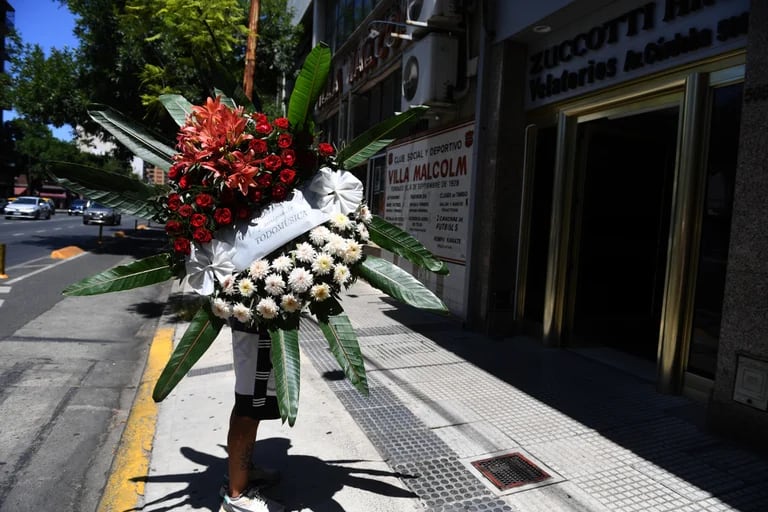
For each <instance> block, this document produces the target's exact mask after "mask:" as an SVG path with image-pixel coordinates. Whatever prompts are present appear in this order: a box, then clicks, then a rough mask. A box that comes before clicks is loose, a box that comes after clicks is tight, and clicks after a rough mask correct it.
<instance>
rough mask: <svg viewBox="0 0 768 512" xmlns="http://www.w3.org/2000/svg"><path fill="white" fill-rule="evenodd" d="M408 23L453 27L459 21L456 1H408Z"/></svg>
mask: <svg viewBox="0 0 768 512" xmlns="http://www.w3.org/2000/svg"><path fill="white" fill-rule="evenodd" d="M406 19H407V20H408V22H415V23H419V24H421V23H426V24H428V25H436V26H441V25H454V24H456V23H457V22H459V21H461V14H460V11H459V6H458V0H408V7H407V10H406Z"/></svg>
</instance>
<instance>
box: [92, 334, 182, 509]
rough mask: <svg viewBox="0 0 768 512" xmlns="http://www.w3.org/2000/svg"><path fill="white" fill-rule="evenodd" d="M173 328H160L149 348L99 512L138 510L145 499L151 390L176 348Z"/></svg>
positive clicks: (153, 408)
mask: <svg viewBox="0 0 768 512" xmlns="http://www.w3.org/2000/svg"><path fill="white" fill-rule="evenodd" d="M173 333H174V329H173V327H163V328H159V329H158V330H157V331H156V332H155V337H154V339H153V340H152V344H151V345H150V347H149V354H147V367H146V368H145V370H144V375H142V377H141V384H140V385H139V389H138V391H137V392H136V399H135V400H134V401H133V407H131V411H130V414H129V415H128V421H127V422H126V424H125V430H124V431H123V436H122V438H121V440H120V446H119V447H118V449H117V453H116V454H115V458H114V460H113V461H112V473H111V474H110V476H109V481H108V482H107V485H106V487H105V488H104V494H103V495H102V497H101V503H99V507H98V509H97V510H98V511H99V512H114V511H116V510H136V507H137V505H138V503H139V497H140V496H144V486H145V483H146V482H144V481H142V480H144V477H146V476H148V475H149V458H150V456H151V455H152V441H153V439H154V437H155V429H156V427H157V404H156V403H155V402H154V401H153V400H152V388H153V387H154V385H155V382H156V381H157V378H158V377H159V376H160V372H161V371H162V369H163V367H164V366H165V363H166V361H168V358H169V357H170V355H171V351H172V349H173Z"/></svg>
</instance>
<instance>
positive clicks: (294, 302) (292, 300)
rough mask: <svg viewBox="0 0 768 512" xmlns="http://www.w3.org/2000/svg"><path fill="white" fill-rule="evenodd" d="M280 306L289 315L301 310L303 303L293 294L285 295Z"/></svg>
mask: <svg viewBox="0 0 768 512" xmlns="http://www.w3.org/2000/svg"><path fill="white" fill-rule="evenodd" d="M280 306H281V307H282V308H283V309H284V310H285V311H287V312H288V313H295V312H296V311H298V310H300V309H301V302H299V299H297V298H296V297H295V296H294V295H293V294H292V293H288V294H286V295H283V298H282V300H281V301H280Z"/></svg>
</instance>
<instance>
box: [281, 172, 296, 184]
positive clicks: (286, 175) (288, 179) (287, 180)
mask: <svg viewBox="0 0 768 512" xmlns="http://www.w3.org/2000/svg"><path fill="white" fill-rule="evenodd" d="M295 179H296V171H294V170H293V169H283V170H282V171H280V181H282V182H283V183H284V184H286V185H290V184H291V183H293V181H294V180H295Z"/></svg>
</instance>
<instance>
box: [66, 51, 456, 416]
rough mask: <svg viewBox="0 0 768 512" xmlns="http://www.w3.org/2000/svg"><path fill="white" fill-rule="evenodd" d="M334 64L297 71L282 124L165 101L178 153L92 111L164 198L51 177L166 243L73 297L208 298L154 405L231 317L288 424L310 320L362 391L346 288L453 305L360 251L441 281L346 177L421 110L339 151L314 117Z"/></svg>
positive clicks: (86, 175) (322, 59)
mask: <svg viewBox="0 0 768 512" xmlns="http://www.w3.org/2000/svg"><path fill="white" fill-rule="evenodd" d="M329 67H330V52H329V50H328V48H327V47H325V46H322V45H321V46H318V47H316V48H315V49H314V50H313V51H312V52H311V53H310V55H309V56H308V57H307V59H306V61H305V63H304V67H303V68H302V70H301V72H300V74H299V76H298V79H297V81H296V85H295V88H294V91H293V94H292V96H291V99H290V103H289V107H288V114H287V116H286V117H279V118H276V119H270V118H268V116H266V115H265V114H263V113H260V112H257V111H254V110H253V109H252V108H251V107H250V106H249V104H248V101H246V100H244V101H242V102H241V103H242V104H241V105H237V104H236V103H235V101H234V100H233V99H231V98H229V97H227V96H226V95H224V94H222V93H221V92H220V91H217V94H216V95H215V97H212V98H209V99H208V100H207V101H206V103H205V104H204V105H199V106H194V105H191V104H190V103H189V102H187V100H185V99H184V98H183V97H181V96H178V95H167V96H164V97H162V98H161V99H162V101H163V103H164V104H165V106H166V109H167V110H168V112H169V114H170V115H171V116H172V117H173V119H174V120H175V121H176V122H177V123H178V125H179V132H178V136H177V140H176V144H175V147H171V146H168V145H166V144H165V143H163V142H161V141H159V140H158V139H157V138H155V137H154V136H152V134H150V133H149V132H148V131H147V130H145V129H144V128H142V127H141V126H139V125H137V124H136V123H133V122H132V121H130V120H129V119H127V118H125V117H124V116H122V115H121V114H119V113H118V112H116V111H114V110H111V109H109V108H108V107H103V106H96V107H94V108H93V109H92V110H91V111H89V113H90V115H91V117H92V118H93V119H94V120H95V121H96V122H98V123H99V124H100V125H101V126H103V127H104V128H105V129H107V130H108V131H109V132H110V133H112V134H113V135H114V136H115V137H116V138H117V139H118V140H120V141H121V142H122V143H123V144H125V145H126V146H127V147H128V148H129V149H131V150H133V151H134V153H136V154H137V155H138V156H139V157H141V158H142V159H144V160H145V161H147V162H149V163H151V164H154V165H157V166H159V167H161V168H163V169H166V170H167V172H168V179H169V186H168V187H167V188H165V189H163V190H160V191H157V190H155V189H153V188H151V187H149V186H147V185H145V184H142V183H139V182H136V181H133V180H129V179H126V178H124V177H121V176H116V175H108V174H105V173H103V172H94V171H92V170H90V169H85V168H82V167H78V166H76V165H73V164H61V165H59V166H58V168H57V170H56V171H55V174H56V177H57V180H58V181H59V182H60V183H61V184H62V185H64V186H66V187H68V188H70V189H72V190H74V191H76V192H78V193H80V194H83V195H87V196H88V197H91V198H93V199H94V200H98V201H99V202H101V203H104V204H108V205H110V206H114V207H117V208H121V209H122V210H123V211H125V212H126V213H129V214H134V215H137V216H141V217H145V218H150V219H153V220H157V221H160V222H164V223H165V230H166V233H167V234H168V237H169V244H168V245H169V250H168V251H167V252H164V253H161V254H158V255H155V256H150V257H148V258H144V259H141V260H138V261H135V262H133V263H130V264H128V265H121V266H118V267H115V268H113V269H110V270H108V271H106V272H102V273H100V274H97V275H95V276H92V277H90V278H87V279H85V280H83V281H80V282H78V283H75V284H73V285H71V286H69V287H68V288H67V289H65V291H64V292H65V293H66V294H70V295H92V294H98V293H106V292H113V291H119V290H126V289H130V288H135V287H138V286H145V285H149V284H154V283H158V282H162V281H165V280H167V279H171V278H174V277H177V278H181V279H184V280H185V281H186V283H187V285H188V287H189V288H191V289H192V290H194V291H195V292H197V293H198V294H200V295H201V296H202V297H204V302H203V304H202V307H200V309H199V311H198V312H197V314H196V315H195V317H194V319H193V320H192V321H191V323H190V325H189V327H188V328H187V331H186V332H185V333H184V335H183V337H182V338H181V340H180V342H179V343H178V345H177V346H176V348H175V349H174V352H173V354H172V356H171V358H170V360H169V361H168V363H167V365H166V368H165V370H164V371H163V373H162V374H161V376H160V378H159V379H158V382H157V383H156V385H155V390H154V393H153V397H154V398H155V400H158V401H159V400H162V399H163V398H164V397H165V396H167V395H168V393H170V391H171V390H172V389H173V388H174V386H175V385H176V384H177V383H178V382H179V380H180V379H181V378H182V377H183V376H184V375H185V374H186V372H187V371H188V370H189V369H190V368H191V366H192V365H193V364H194V363H195V362H196V361H197V360H198V359H199V358H200V356H201V355H202V354H203V353H204V352H205V350H206V349H207V348H208V347H209V346H210V344H211V343H212V342H213V340H214V339H215V338H216V336H217V335H218V332H219V330H220V329H221V328H222V326H224V325H225V324H226V323H232V324H233V328H234V327H235V326H236V327H237V328H245V329H266V330H267V331H268V332H269V334H270V337H271V339H272V349H273V350H272V362H273V366H274V368H275V375H276V384H277V395H278V403H279V406H280V412H281V416H282V418H283V420H284V421H286V420H287V421H288V422H289V423H290V424H291V425H292V424H293V423H294V421H295V419H296V414H297V411H298V390H299V377H300V376H299V347H298V341H299V334H298V333H299V327H300V322H301V320H302V318H304V317H305V316H306V315H307V314H310V315H312V316H313V317H314V318H315V321H316V322H317V323H318V325H319V327H320V329H321V330H322V332H323V334H324V335H325V337H326V339H327V340H328V343H329V347H330V349H331V351H332V352H333V354H334V355H335V356H336V359H337V360H338V362H339V365H340V367H341V368H342V370H343V371H344V373H345V375H346V376H347V378H348V379H349V380H350V381H351V382H352V384H353V385H354V386H355V387H356V388H357V389H358V390H359V391H361V392H363V393H367V391H368V387H367V381H366V377H365V368H364V365H363V358H362V354H361V352H360V347H359V345H358V343H357V339H356V336H355V334H354V330H353V329H352V326H351V324H350V322H349V319H348V318H347V317H346V316H345V315H344V310H343V308H342V306H341V304H340V298H341V291H342V290H343V289H344V288H346V287H348V286H349V285H351V284H352V283H353V282H354V281H355V280H356V279H358V278H362V279H365V280H366V281H368V282H369V283H371V284H372V285H373V286H376V287H378V288H379V289H381V290H383V291H384V292H386V293H387V294H389V295H390V296H392V297H394V298H396V299H398V300H400V301H402V302H404V303H406V304H409V305H412V306H415V307H419V308H424V309H430V310H433V311H437V312H445V311H446V307H445V305H444V304H443V303H442V301H440V299H439V298H438V297H436V296H435V295H434V294H433V293H432V292H431V291H429V290H428V289H427V288H425V287H424V286H423V285H422V284H421V283H420V282H419V281H418V280H416V279H415V278H414V277H413V276H411V275H410V274H408V273H407V272H405V271H404V270H402V269H401V268H399V267H397V266H395V265H393V264H392V263H390V262H389V261H387V260H386V259H383V258H378V257H375V256H366V255H365V254H364V246H365V245H366V244H369V243H375V244H377V245H378V246H379V247H381V248H382V249H385V250H389V251H392V252H394V253H396V254H398V255H400V256H402V257H403V258H406V259H408V260H410V261H411V262H413V263H414V264H415V265H418V266H420V267H423V268H426V269H428V270H430V271H432V272H436V273H447V269H446V266H445V264H444V263H443V262H442V261H440V260H438V259H437V258H435V257H434V256H433V255H432V254H431V253H430V252H429V251H428V250H427V249H426V248H424V246H423V245H421V244H420V243H419V242H418V241H417V240H416V239H415V238H413V237H411V236H410V235H409V234H408V233H405V232H404V231H402V230H400V229H399V228H397V227H396V226H393V225H391V224H389V223H387V222H386V221H385V220H383V219H381V218H380V217H377V216H375V215H372V214H371V212H370V211H369V209H368V207H367V206H366V205H365V203H364V201H363V185H362V183H361V182H360V181H359V180H358V179H357V178H356V177H354V175H352V173H350V172H347V171H346V169H351V168H352V167H354V166H356V165H359V164H360V163H363V162H365V160H366V159H367V158H369V157H370V156H372V155H374V154H375V153H376V152H378V151H380V150H381V149H382V148H384V147H385V146H386V145H387V144H389V143H390V142H392V140H393V136H394V134H396V133H397V131H398V130H399V129H400V128H402V127H403V126H405V125H407V124H408V123H410V122H412V121H413V120H415V119H418V117H419V116H420V115H421V114H422V113H423V109H422V108H416V109H411V110H409V111H408V112H405V113H403V114H400V115H398V116H396V117H394V118H392V119H390V120H387V121H385V122H384V123H381V124H380V125H377V126H375V127H373V128H371V129H370V130H368V131H367V132H365V133H364V134H362V135H361V136H360V137H358V138H357V139H355V140H354V141H352V142H351V143H350V144H349V145H347V146H346V147H344V148H343V149H341V150H340V151H338V152H337V151H336V149H335V148H334V146H333V145H332V144H331V143H330V142H328V141H320V140H319V139H318V138H317V137H316V135H315V134H314V133H313V125H312V122H311V119H310V117H311V116H310V113H311V110H312V108H313V105H314V103H315V101H316V100H317V98H318V96H319V94H320V92H321V90H322V88H323V87H324V85H325V81H326V78H327V74H328V69H329ZM158 192H159V193H158Z"/></svg>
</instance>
